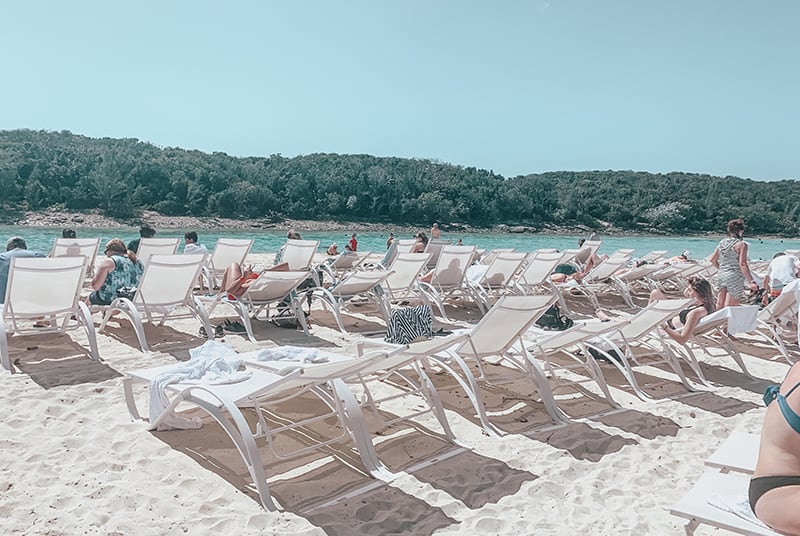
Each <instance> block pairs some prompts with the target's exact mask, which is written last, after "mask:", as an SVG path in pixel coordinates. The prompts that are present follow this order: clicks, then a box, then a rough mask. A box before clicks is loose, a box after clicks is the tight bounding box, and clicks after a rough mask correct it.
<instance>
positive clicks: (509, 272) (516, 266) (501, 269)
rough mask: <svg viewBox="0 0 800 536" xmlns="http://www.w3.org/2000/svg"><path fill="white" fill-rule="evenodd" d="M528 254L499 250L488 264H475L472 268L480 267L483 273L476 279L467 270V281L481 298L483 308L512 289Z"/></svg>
mask: <svg viewBox="0 0 800 536" xmlns="http://www.w3.org/2000/svg"><path fill="white" fill-rule="evenodd" d="M526 257H527V254H525V253H516V252H513V251H509V252H498V253H497V254H495V255H494V258H493V259H492V261H491V262H490V263H489V264H488V265H473V266H472V267H471V268H474V267H480V268H482V269H481V272H482V274H481V275H480V277H478V278H477V279H476V280H472V279H470V277H469V276H470V274H469V269H468V270H467V283H468V284H469V285H470V286H471V287H472V288H473V290H474V294H475V296H476V297H477V298H478V299H479V300H480V302H479V304H480V305H481V309H482V310H485V309H486V308H488V307H489V306H490V305H491V303H490V302H492V300H496V299H497V298H499V297H500V296H502V295H503V294H506V293H509V292H510V291H511V290H512V289H513V286H512V283H511V281H512V279H513V278H514V276H515V275H517V272H519V271H520V269H521V268H522V265H523V263H524V262H525V259H526Z"/></svg>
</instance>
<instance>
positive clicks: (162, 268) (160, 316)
mask: <svg viewBox="0 0 800 536" xmlns="http://www.w3.org/2000/svg"><path fill="white" fill-rule="evenodd" d="M143 240H144V239H143ZM204 260H205V259H204V255H151V256H150V259H149V262H148V263H147V265H146V266H145V268H144V272H143V273H142V277H141V278H139V286H138V288H137V291H136V295H135V296H134V298H133V300H129V299H128V298H115V299H114V301H112V302H111V305H108V306H106V307H103V308H104V309H105V314H104V315H103V320H102V322H101V323H100V330H101V331H102V330H103V329H105V326H106V324H107V323H108V321H109V319H110V318H111V316H112V315H113V314H114V313H115V312H121V313H123V314H124V315H125V316H127V317H128V318H129V319H130V321H131V324H132V325H133V328H134V330H135V332H136V336H137V338H138V339H139V344H140V345H141V347H142V351H143V352H148V351H149V347H148V344H147V338H146V337H145V332H144V326H143V322H150V323H153V324H156V323H157V325H159V326H162V325H163V324H164V322H166V320H167V318H186V317H195V318H198V319H199V320H200V323H201V325H202V326H203V329H204V330H205V332H206V336H207V337H208V338H210V339H213V338H214V329H213V328H212V327H211V323H210V322H209V319H208V311H207V310H206V306H205V305H204V304H203V302H202V301H201V300H200V299H199V298H197V297H195V296H194V294H193V293H192V289H193V287H194V283H195V281H197V278H198V277H199V275H200V270H201V269H202V267H203V263H204Z"/></svg>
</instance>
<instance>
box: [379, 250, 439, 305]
mask: <svg viewBox="0 0 800 536" xmlns="http://www.w3.org/2000/svg"><path fill="white" fill-rule="evenodd" d="M429 257H430V254H428V253H398V254H397V257H396V258H395V259H394V262H393V263H392V273H391V274H389V277H387V278H386V279H385V280H384V281H383V289H384V291H385V293H386V298H387V299H388V300H390V301H397V300H406V299H409V298H415V299H421V300H423V302H425V303H427V302H426V301H425V295H424V294H422V293H421V292H420V291H419V284H418V281H419V276H420V274H422V271H423V270H424V269H425V267H426V266H427V265H428V258H429Z"/></svg>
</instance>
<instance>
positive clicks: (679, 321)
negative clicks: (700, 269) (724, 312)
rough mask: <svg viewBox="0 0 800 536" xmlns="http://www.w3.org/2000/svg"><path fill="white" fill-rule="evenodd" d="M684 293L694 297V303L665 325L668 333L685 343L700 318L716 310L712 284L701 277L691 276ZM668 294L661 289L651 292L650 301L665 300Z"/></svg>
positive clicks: (688, 296)
mask: <svg viewBox="0 0 800 536" xmlns="http://www.w3.org/2000/svg"><path fill="white" fill-rule="evenodd" d="M683 295H684V296H686V297H687V298H692V299H693V300H694V303H692V304H691V305H690V306H689V307H687V308H686V309H684V310H682V311H681V312H680V313H678V316H676V317H675V318H671V319H670V320H668V321H667V323H666V325H665V326H664V331H665V332H666V334H667V335H669V336H670V337H672V338H673V339H675V340H676V341H678V342H679V343H681V344H683V343H685V342H686V341H688V340H689V338H690V337H691V336H692V332H693V331H694V328H695V327H697V323H698V322H700V320H701V319H702V318H703V317H704V316H706V315H709V314H711V313H713V312H714V292H713V291H712V290H711V284H710V283H709V282H708V281H706V280H705V279H703V278H700V277H690V278H689V286H687V287H686V290H684V291H683ZM664 299H667V296H666V295H665V294H664V293H663V292H662V291H661V290H659V289H656V290H654V291H653V292H651V293H650V301H651V302H652V301H656V300H664Z"/></svg>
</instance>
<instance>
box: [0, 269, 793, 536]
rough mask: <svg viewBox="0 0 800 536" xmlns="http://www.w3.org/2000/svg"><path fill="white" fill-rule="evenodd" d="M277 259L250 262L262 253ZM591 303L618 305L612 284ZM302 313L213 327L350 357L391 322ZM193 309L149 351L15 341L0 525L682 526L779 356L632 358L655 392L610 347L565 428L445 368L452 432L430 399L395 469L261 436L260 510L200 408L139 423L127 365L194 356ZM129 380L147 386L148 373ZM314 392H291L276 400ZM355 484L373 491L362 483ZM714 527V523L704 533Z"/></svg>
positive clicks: (748, 425) (195, 529)
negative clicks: (176, 425) (613, 358)
mask: <svg viewBox="0 0 800 536" xmlns="http://www.w3.org/2000/svg"><path fill="white" fill-rule="evenodd" d="M271 259H272V257H271V256H269V255H258V256H255V259H253V260H254V261H255V264H256V265H257V266H258V265H260V264H261V265H265V264H267V263H269V262H270V261H271ZM603 307H604V308H605V309H606V310H611V309H613V308H614V307H617V308H622V302H621V300H616V301H608V302H605V301H604V302H603ZM356 309H358V308H356ZM364 309H366V307H365V308H364ZM222 313H223V311H222V310H220V311H219V312H217V313H216V314H215V317H214V319H213V320H214V321H215V323H216V322H219V321H221V320H222V318H223V317H221V316H218V315H220V314H222ZM453 317H454V318H456V319H457V320H455V321H454V322H453V323H451V324H446V325H443V324H442V323H440V322H437V324H436V326H444V327H447V328H449V329H455V328H458V327H467V326H470V325H472V324H474V323H475V322H476V321H477V320H478V319H479V314H478V311H477V309H475V308H474V307H473V308H458V309H457V310H454V312H453ZM231 318H232V316H231ZM311 318H312V324H313V329H312V336H311V337H306V336H305V335H304V334H303V333H302V332H297V331H294V330H292V329H281V328H278V327H275V326H271V325H268V324H266V323H263V322H257V323H256V337H257V338H258V340H259V342H258V343H251V342H249V341H248V340H247V339H246V338H245V337H244V336H243V335H239V334H228V335H226V336H225V337H224V338H223V339H222V340H224V342H226V343H229V344H230V345H232V346H233V347H234V348H235V349H237V350H239V351H249V350H253V349H258V348H262V347H268V346H275V345H285V344H293V345H311V346H315V347H319V348H323V349H325V350H328V351H332V352H336V353H341V354H345V355H354V354H355V347H356V344H357V342H358V341H360V340H362V339H363V338H364V337H371V338H373V339H375V338H380V337H379V336H377V335H378V334H379V333H380V332H382V331H383V330H385V326H384V324H383V323H382V321H380V320H378V319H377V318H378V317H376V316H375V315H374V314H371V313H369V312H368V311H365V312H364V313H362V312H361V311H360V310H355V312H353V313H352V314H348V315H345V319H346V326H347V329H348V331H350V334H348V335H343V334H341V333H340V332H339V331H338V330H337V329H336V324H335V322H334V321H333V318H332V316H331V315H330V314H328V313H326V312H324V311H322V310H321V309H317V308H315V309H314V311H313V314H312V317H311ZM95 320H96V322H99V315H97V314H96V315H95ZM198 327H199V321H197V320H194V319H189V320H176V321H168V322H167V324H166V325H165V326H163V327H154V326H149V325H148V326H146V331H147V336H148V339H149V341H150V343H151V345H152V347H153V348H154V351H153V352H151V353H147V354H145V353H142V352H141V351H140V349H139V347H138V344H137V342H136V338H135V336H134V333H133V330H132V329H131V328H130V326H129V324H128V323H127V322H126V321H124V320H120V321H119V322H114V321H112V322H111V323H110V325H109V328H108V329H107V330H106V331H104V332H98V342H99V346H100V355H101V357H102V358H103V361H102V362H101V363H98V362H95V361H92V360H90V359H89V357H88V354H87V352H86V351H85V350H84V349H83V347H82V346H81V344H85V343H86V341H85V340H84V338H85V337H84V336H83V335H82V334H81V333H80V332H72V333H70V334H69V335H68V336H52V337H50V336H48V337H35V338H33V337H30V338H12V339H11V341H10V350H11V357H12V361H14V362H15V363H17V366H18V368H19V369H20V370H19V372H18V373H16V374H14V375H10V374H8V373H7V372H6V371H2V373H0V392H2V395H0V396H2V404H1V405H0V437H2V439H1V440H0V441H2V447H3V448H2V450H0V466H1V467H2V468H3V471H2V476H1V477H0V490H2V494H3V500H2V501H0V532H2V533H3V534H27V535H72V534H103V535H110V534H113V535H129V534H143V535H144V534H148V535H149V534H152V535H173V534H253V535H255V534H276V535H278V534H280V535H323V534H328V535H356V536H360V535H364V536H366V535H376V534H415V535H429V534H437V535H451V534H463V535H467V534H487V535H489V534H491V535H525V534H553V535H564V536H566V535H574V534H577V533H580V534H584V535H590V534H591V535H606V534H653V535H667V534H675V535H679V534H683V522H682V520H681V519H679V518H676V517H673V516H671V515H670V514H669V511H668V510H669V508H670V506H671V505H673V504H674V503H675V502H677V501H678V500H679V499H680V498H681V497H682V496H683V495H684V494H685V493H686V492H687V491H688V490H689V489H690V488H691V486H692V485H693V483H694V482H695V481H696V480H697V479H698V478H699V476H700V475H701V474H702V472H703V462H704V460H705V459H706V458H707V457H708V456H709V455H710V454H711V453H712V452H713V451H714V450H715V449H716V448H717V447H718V446H719V444H720V443H721V442H722V441H723V440H724V439H725V438H727V437H728V436H729V435H730V434H731V432H733V431H735V430H736V431H749V432H758V431H759V429H760V425H761V419H762V417H763V413H764V408H763V405H762V403H761V395H762V393H763V390H764V387H765V386H766V385H767V384H769V383H774V382H779V381H780V380H781V379H782V377H783V375H784V374H785V373H786V371H787V370H788V365H787V364H786V363H785V362H784V361H781V360H778V359H777V358H776V357H775V356H774V352H772V351H770V349H769V348H768V347H767V346H766V345H765V344H764V343H763V342H759V340H758V339H756V338H751V337H750V336H744V337H740V338H739V341H738V342H737V347H738V348H739V349H740V351H741V352H742V354H743V355H744V359H745V362H746V365H747V367H748V368H749V370H750V371H751V373H752V374H753V375H754V376H755V379H750V378H747V377H746V376H745V375H744V374H743V373H742V372H741V371H740V370H739V369H738V367H737V366H736V364H735V363H734V361H733V360H732V359H731V358H730V357H728V356H727V355H722V354H719V355H717V354H716V353H714V355H704V356H703V357H702V360H703V370H704V372H705V374H706V376H707V378H708V379H709V380H710V381H711V382H712V383H713V385H714V388H713V389H710V390H707V391H702V392H696V393H688V392H687V391H686V390H685V389H684V388H683V387H682V386H681V385H680V383H679V382H678V381H677V378H676V377H675V376H674V374H672V373H671V372H669V371H668V370H667V369H666V367H664V368H661V367H659V368H655V367H653V368H648V369H643V371H642V373H640V374H639V375H638V378H639V381H640V382H641V383H642V384H643V386H644V389H645V390H646V391H647V392H648V393H649V394H651V395H652V396H654V397H655V398H656V399H657V402H652V403H648V402H643V401H642V400H640V399H639V398H638V397H636V396H635V395H634V394H633V393H632V391H631V390H630V389H629V388H627V385H626V384H625V382H624V381H623V379H622V377H621V376H620V375H619V374H618V373H616V369H614V368H613V367H611V366H609V365H604V366H603V373H604V374H605V375H606V378H607V380H608V382H609V386H610V387H611V389H612V392H613V395H614V397H615V398H616V399H617V401H618V402H619V403H620V404H621V405H622V407H621V408H619V409H613V410H612V409H610V408H609V406H608V405H606V404H604V403H602V402H598V401H595V400H593V399H591V398H589V397H586V396H575V393H574V391H565V392H561V391H557V392H556V395H557V396H558V397H559V400H560V401H563V403H564V406H565V407H567V408H568V409H569V412H570V414H571V416H572V417H573V418H574V420H573V422H572V423H570V424H568V425H565V426H559V427H553V426H549V425H548V416H547V413H546V412H545V409H544V407H543V405H542V404H540V403H537V402H534V401H531V400H530V398H531V392H530V389H529V387H527V388H526V386H528V385H529V384H525V383H523V382H519V383H513V384H510V385H504V386H502V388H496V389H495V388H493V389H488V390H486V391H485V394H486V404H487V407H488V408H490V409H491V411H493V412H496V413H495V415H497V417H496V419H495V421H496V422H497V423H498V424H499V426H500V427H501V428H502V429H503V430H505V431H507V432H509V433H508V435H506V436H505V437H503V438H495V437H489V436H487V435H486V434H485V433H484V432H483V430H482V428H481V427H480V426H479V425H478V424H477V420H476V418H475V417H474V415H473V414H472V412H471V411H470V409H469V406H468V405H467V404H466V403H465V400H464V396H463V393H461V391H459V390H457V389H455V384H454V382H452V381H449V380H448V378H447V377H445V375H440V376H439V375H437V376H436V377H435V378H434V382H435V383H436V385H437V387H438V388H439V390H440V394H441V396H442V399H443V402H444V405H445V408H446V410H447V417H448V420H449V422H450V423H451V425H452V427H453V430H454V432H455V435H456V437H457V438H458V440H459V441H460V442H461V445H460V446H459V445H453V444H451V443H448V442H447V441H446V440H445V439H444V436H443V435H442V433H441V430H440V428H439V427H438V424H437V423H436V421H435V420H433V419H431V418H428V417H426V418H421V419H420V420H419V423H417V425H415V426H413V427H412V426H407V425H401V426H399V427H392V428H390V429H389V430H383V431H381V433H380V434H379V435H374V436H373V438H374V440H375V444H376V449H377V452H378V455H379V457H380V459H381V460H382V461H383V462H384V463H385V464H386V465H387V466H388V467H389V468H390V469H391V470H392V471H397V472H402V473H403V474H402V476H400V477H399V478H398V479H396V480H394V481H393V482H391V483H388V484H386V483H382V482H379V481H376V480H374V479H372V478H371V477H370V476H369V475H368V474H366V473H365V471H364V470H363V468H362V467H361V466H360V465H359V460H358V458H357V457H356V456H354V455H353V453H352V451H351V450H350V449H348V448H347V446H344V447H341V446H334V447H332V448H331V449H330V452H326V453H320V452H314V453H311V454H309V455H307V456H304V457H300V458H296V459H292V460H288V461H280V462H278V461H276V460H275V459H274V458H273V457H271V454H270V453H269V452H268V451H267V450H266V449H263V448H262V458H263V460H264V465H265V468H266V473H267V477H268V480H269V482H270V486H271V489H272V493H273V496H274V497H275V498H276V500H277V501H278V502H279V503H280V504H281V505H282V507H283V510H282V511H279V512H267V511H266V510H264V509H263V508H262V507H261V505H260V504H259V502H258V496H257V494H256V493H255V492H254V490H253V489H252V486H251V485H250V482H249V479H248V474H247V470H246V468H245V467H244V465H243V463H242V460H241V458H240V457H239V455H238V453H237V451H236V449H235V448H234V446H233V445H232V443H231V442H230V440H229V439H228V438H227V436H225V434H224V433H223V432H222V430H221V429H220V427H219V426H218V425H216V423H214V422H213V421H212V420H211V419H209V418H205V419H204V423H205V424H204V426H203V428H202V429H200V430H189V431H170V432H150V431H148V430H147V423H145V422H142V421H132V419H131V417H130V416H129V414H128V411H127V409H126V405H125V400H124V397H123V387H122V379H123V376H124V374H125V373H126V371H130V370H134V369H138V368H143V367H150V366H157V365H167V364H171V363H176V362H177V360H185V359H187V358H188V350H189V349H190V348H194V347H197V346H199V345H201V344H202V343H203V342H204V339H202V338H200V337H199V336H198ZM218 340H220V339H218ZM381 389H383V390H385V392H391V390H392V389H393V387H391V386H388V385H386V386H382V387H381ZM137 395H138V396H139V398H140V399H142V400H144V388H142V389H140V390H139V391H137ZM307 409H308V408H305V407H304V406H303V404H302V401H296V402H291V403H288V404H286V408H285V412H286V413H285V415H286V417H287V418H291V415H292V413H293V412H303V411H306V410H307ZM388 409H389V410H391V406H389V408H388ZM198 415H199V413H198ZM434 459H436V461H435V462H432V463H425V462H431V460H434ZM419 466H421V467H419ZM409 469H412V470H409ZM363 489H367V490H369V493H368V494H367V493H357V492H358V491H359V490H362V491H363ZM712 533H714V534H717V533H719V532H718V531H714V530H711V529H709V528H708V527H701V528H700V529H698V531H697V532H696V534H698V535H703V534H712Z"/></svg>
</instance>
